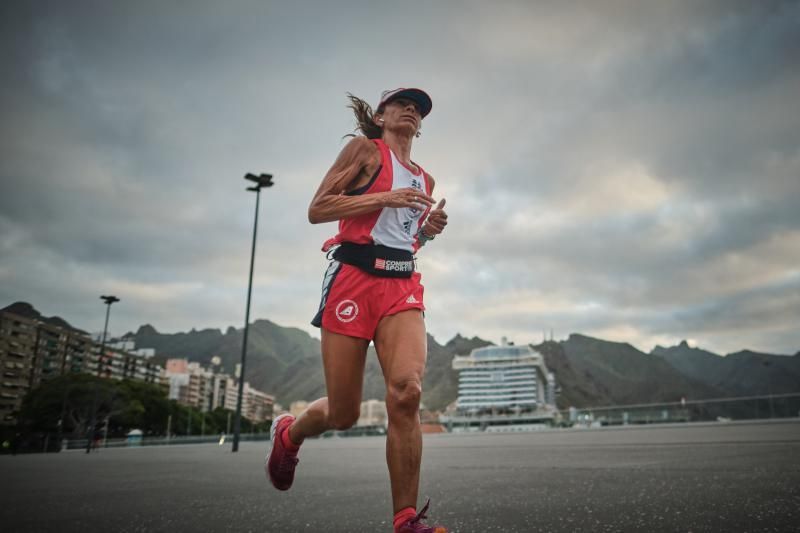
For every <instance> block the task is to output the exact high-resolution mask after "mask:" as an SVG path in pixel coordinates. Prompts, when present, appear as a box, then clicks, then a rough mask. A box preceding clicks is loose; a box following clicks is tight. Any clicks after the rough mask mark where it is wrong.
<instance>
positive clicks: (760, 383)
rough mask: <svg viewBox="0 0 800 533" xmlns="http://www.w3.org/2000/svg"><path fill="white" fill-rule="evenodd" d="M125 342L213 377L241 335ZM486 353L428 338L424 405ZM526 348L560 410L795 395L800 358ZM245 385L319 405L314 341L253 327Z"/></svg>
mask: <svg viewBox="0 0 800 533" xmlns="http://www.w3.org/2000/svg"><path fill="white" fill-rule="evenodd" d="M4 310H8V311H11V312H14V313H17V314H21V315H23V316H28V317H31V318H36V319H39V320H43V321H47V322H49V323H52V324H55V325H59V326H61V327H68V328H71V329H76V328H74V327H73V326H71V325H69V324H68V323H67V322H66V321H65V320H63V319H61V318H59V317H50V318H47V317H43V316H42V315H41V314H40V313H38V311H36V310H35V309H34V308H33V306H31V305H30V304H27V303H24V302H16V303H14V304H12V305H10V306H8V307H6V308H5V309H4ZM125 337H126V338H129V339H132V340H134V341H135V343H136V348H154V349H155V351H156V358H157V359H158V360H160V361H162V362H163V361H165V360H166V359H167V358H170V357H184V358H187V359H189V360H190V361H197V362H199V363H201V364H203V365H206V366H211V361H212V358H213V357H214V356H218V357H219V358H220V360H221V364H220V368H219V370H220V371H224V372H227V373H229V374H233V372H234V369H235V367H236V364H237V363H238V362H239V361H240V358H241V350H242V339H243V329H237V328H233V327H229V328H228V329H227V330H226V331H225V332H223V331H222V330H219V329H202V330H196V329H192V330H191V331H189V332H181V333H160V332H159V331H158V330H156V328H155V327H153V326H151V325H144V326H141V327H139V329H138V330H137V331H136V332H129V333H127V334H126V335H125ZM491 344H492V343H491V342H489V341H487V340H484V339H480V338H478V337H472V338H467V337H463V336H461V335H456V336H455V337H453V338H452V339H450V340H449V341H447V342H446V343H445V344H440V343H439V342H438V341H437V340H436V339H435V338H434V337H432V336H431V335H428V365H427V369H426V375H425V383H424V387H423V389H424V393H423V403H424V405H425V406H426V407H427V408H429V409H432V410H441V409H444V408H445V407H446V406H447V405H448V404H450V403H451V402H453V401H455V399H456V397H457V395H458V374H457V373H456V372H455V371H454V370H453V369H452V367H451V363H452V360H453V356H455V355H466V354H468V353H469V352H470V351H471V350H473V349H475V348H479V347H482V346H487V345H491ZM532 347H533V348H534V349H536V350H537V351H539V352H540V353H542V354H543V356H544V358H545V363H546V365H547V367H548V368H549V369H550V370H551V371H553V372H554V373H555V375H556V381H557V383H558V385H559V395H558V399H557V403H558V406H559V407H560V408H567V407H569V406H575V407H588V406H601V405H623V404H635V403H653V402H671V401H678V400H680V399H681V398H686V399H708V398H721V397H734V396H756V395H766V394H779V393H789V392H800V352H798V353H796V354H795V355H793V356H789V355H775V354H766V353H757V352H753V351H749V350H744V351H739V352H736V353H731V354H728V355H726V356H720V355H717V354H715V353H712V352H709V351H706V350H702V349H700V348H696V347H695V348H693V347H690V346H689V345H688V343H686V342H685V341H684V342H681V343H680V344H678V345H676V346H672V347H667V348H665V347H661V346H657V347H655V348H654V349H653V350H652V351H651V352H650V353H646V352H643V351H640V350H638V349H637V348H635V347H633V346H631V345H630V344H628V343H618V342H610V341H606V340H602V339H596V338H592V337H588V336H585V335H580V334H572V335H570V336H569V337H568V338H567V339H566V340H562V341H546V342H543V343H541V344H537V345H532ZM246 377H247V381H249V382H250V384H251V385H252V386H253V387H255V388H257V389H259V390H263V391H265V392H268V393H270V394H273V395H275V396H276V398H277V401H278V402H279V403H281V404H283V405H284V406H288V405H289V403H291V402H292V401H295V400H313V399H315V398H317V397H320V396H323V395H324V394H325V379H324V375H323V371H322V364H321V361H320V341H319V339H317V338H315V337H312V336H311V335H309V334H308V333H307V332H306V331H303V330H301V329H298V328H287V327H282V326H279V325H278V324H275V323H274V322H271V321H269V320H263V319H262V320H256V321H255V322H253V323H252V324H251V325H250V328H249V333H248V347H247V368H246ZM384 394H385V387H384V383H383V377H382V374H381V369H380V365H379V364H378V361H377V357H376V355H375V352H374V348H373V347H370V349H369V353H368V355H367V364H366V369H365V375H364V387H363V398H364V399H368V398H383V396H384Z"/></svg>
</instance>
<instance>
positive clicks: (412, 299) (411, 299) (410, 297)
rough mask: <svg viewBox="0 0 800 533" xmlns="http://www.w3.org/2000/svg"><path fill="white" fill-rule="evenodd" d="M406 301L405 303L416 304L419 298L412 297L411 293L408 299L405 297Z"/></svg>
mask: <svg viewBox="0 0 800 533" xmlns="http://www.w3.org/2000/svg"><path fill="white" fill-rule="evenodd" d="M406 303H407V304H418V303H419V300H417V299H416V298H414V295H413V294H412V295H411V296H409V297H408V299H406Z"/></svg>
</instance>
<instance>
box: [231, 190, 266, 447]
mask: <svg viewBox="0 0 800 533" xmlns="http://www.w3.org/2000/svg"><path fill="white" fill-rule="evenodd" d="M244 179H246V180H249V181H252V182H253V183H255V185H253V186H252V187H248V188H247V190H248V191H252V192H255V193H256V216H255V222H254V223H253V246H252V249H251V251H250V278H249V281H248V283H247V307H246V308H245V314H244V339H243V340H242V362H241V365H240V366H239V393H238V395H237V397H236V418H235V420H234V423H233V446H232V447H231V451H233V452H238V451H239V434H240V432H241V428H242V396H243V394H244V376H245V374H244V368H245V360H246V358H247V330H248V328H249V326H250V295H251V294H252V292H253V265H254V262H255V258H256V233H257V231H258V203H259V200H260V198H261V189H262V188H263V187H272V185H273V183H272V174H261V175H260V176H256V175H255V174H245V176H244Z"/></svg>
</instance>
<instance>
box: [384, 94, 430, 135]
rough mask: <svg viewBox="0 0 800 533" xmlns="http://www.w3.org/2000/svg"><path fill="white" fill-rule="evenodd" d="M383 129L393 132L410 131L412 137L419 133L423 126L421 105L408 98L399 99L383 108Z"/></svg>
mask: <svg viewBox="0 0 800 533" xmlns="http://www.w3.org/2000/svg"><path fill="white" fill-rule="evenodd" d="M381 118H382V119H383V123H382V124H383V127H384V128H389V129H393V130H401V131H402V130H408V132H409V133H410V134H411V135H414V134H415V133H417V130H419V128H420V126H421V125H422V115H421V114H420V111H419V105H418V104H417V103H416V102H414V101H413V100H409V99H408V98H397V99H395V100H392V101H391V102H389V103H388V104H386V105H385V106H384V108H383V114H382V115H381Z"/></svg>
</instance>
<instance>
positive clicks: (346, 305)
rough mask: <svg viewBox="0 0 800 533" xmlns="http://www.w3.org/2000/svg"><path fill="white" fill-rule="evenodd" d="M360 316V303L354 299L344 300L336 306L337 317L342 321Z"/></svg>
mask: <svg viewBox="0 0 800 533" xmlns="http://www.w3.org/2000/svg"><path fill="white" fill-rule="evenodd" d="M357 316H358V305H356V303H355V302H354V301H353V300H342V301H341V302H339V305H337V306H336V318H338V319H339V321H340V322H352V321H353V320H355V318H356V317H357Z"/></svg>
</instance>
